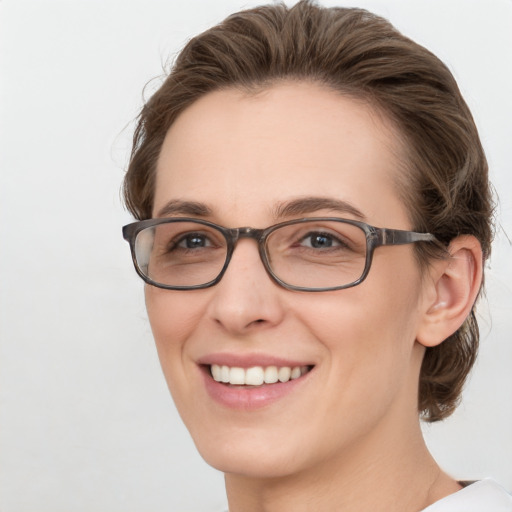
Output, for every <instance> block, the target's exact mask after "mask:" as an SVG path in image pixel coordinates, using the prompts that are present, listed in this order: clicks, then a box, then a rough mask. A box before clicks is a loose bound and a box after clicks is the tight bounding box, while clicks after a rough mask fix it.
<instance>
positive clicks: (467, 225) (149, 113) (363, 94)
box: [124, 0, 493, 421]
mask: <svg viewBox="0 0 512 512" xmlns="http://www.w3.org/2000/svg"><path fill="white" fill-rule="evenodd" d="M285 79H286V80H303V81H304V80H307V81H314V82H318V83H321V84H324V85H327V86H329V87H330V88H332V89H333V90H335V91H338V92H340V93H342V94H345V95H350V96H352V97H356V98H359V99H363V100H364V101H367V102H369V103H370V104H372V105H373V106H374V107H375V108H377V109H379V110H380V111H381V112H383V113H384V114H385V115H386V116H387V117H388V118H389V119H390V120H391V121H392V122H393V123H394V125H395V126H396V128H397V133H398V135H399V136H400V138H401V140H402V142H403V146H404V147H405V148H406V153H407V155H406V158H405V159H404V160H405V161H404V162H402V163H403V172H402V173H401V177H402V182H403V183H401V184H399V185H400V187H399V188H400V191H401V194H402V197H403V200H404V202H405V204H406V206H407V207H408V210H409V212H410V217H411V222H412V224H413V229H415V230H418V231H428V232H430V233H433V234H435V235H436V236H437V237H438V238H439V240H441V241H442V242H443V243H445V244H448V243H449V242H450V240H452V239H453V238H455V237H456V236H458V235H461V234H469V235H474V236H475V237H476V238H477V239H478V240H479V241H480V243H481V246H482V250H483V254H484V257H487V256H488V255H489V253H490V244H491V239H492V222H491V218H492V209H493V206H492V199H491V192H490V186H489V183H488V176H487V174H488V172H487V162H486V159H485V155H484V151H483V149H482V146H481V143H480V140H479V136H478V132H477V129H476V127H475V124H474V121H473V118H472V116H471V113H470V111H469V109H468V107H467V105H466V103H465V102H464V100H463V98H462V96H461V94H460V91H459V89H458V87H457V84H456V82H455V79H454V78H453V76H452V74H451V73H450V71H449V70H448V69H447V67H446V66H445V65H444V64H443V63H442V62H441V61H440V60H439V59H438V58H437V57H435V56H434V55H433V54H432V53H430V52H429V51H428V50H426V49H425V48H423V47H422V46H420V45H418V44H416V43H414V42H413V41H411V40H410V39H408V38H406V37H404V36H403V35H402V34H400V33H399V32H398V31H397V30H396V29H395V28H394V27H393V26H392V25H391V24H390V23H389V22H388V21H386V20H384V19H383V18H380V17H378V16H376V15H373V14H371V13H369V12H367V11H365V10H362V9H346V8H322V7H319V6H317V5H315V4H314V3H313V2H311V1H308V0H303V1H300V2H299V3H297V4H296V5H295V6H293V7H291V8H287V7H286V6H285V5H283V4H278V5H268V6H262V7H259V8H255V9H250V10H246V11H242V12H239V13H236V14H233V15H231V16H229V17H228V18H227V19H226V20H225V21H223V22H222V23H220V24H219V25H217V26H215V27H213V28H211V29H209V30H207V31H206V32H204V33H203V34H200V35H199V36H197V37H195V38H193V39H192V40H191V41H190V42H189V43H188V44H187V45H186V46H185V48H184V49H183V51H182V52H181V53H180V55H179V56H178V58H177V60H176V62H175V63H174V66H173V67H172V70H171V72H170V74H169V76H168V77H167V78H166V80H165V82H164V83H163V85H162V86H161V87H160V89H159V90H158V91H157V92H156V93H155V94H154V95H153V96H152V97H151V98H150V99H149V101H147V103H146V104H145V105H144V107H143V109H142V111H141V113H140V117H139V119H138V124H137V127H136V130H135V134H134V140H133V149H132V153H131V160H130V164H129V167H128V172H127V174H126V178H125V182H124V198H125V203H126V205H127V207H128V208H129V210H130V211H131V212H132V213H133V215H134V216H135V217H136V218H138V219H145V218H150V217H151V214H152V208H153V196H154V186H155V168H156V163H157V160H158V156H159V154H160V149H161V146H162V143H163V140H164V137H165V135H166V133H167V131H168V129H169V127H170V126H171V124H172V123H173V122H174V121H175V119H176V118H177V116H178V115H179V114H180V113H181V112H183V110H184V109H186V108H187V107H188V106H189V105H191V104H192V103H193V102H194V101H196V100H197V99H198V98H200V97H201V96H203V95H205V94H207V93H208V92H211V91H214V90H218V89H222V88H240V89H243V90H252V89H254V88H262V87H263V88H264V87H267V86H270V85H272V84H273V83H276V82H278V81H280V80H285ZM404 177H405V179H404ZM421 245H422V244H420V247H419V248H418V256H419V258H420V260H421V261H423V262H425V261H427V262H428V260H429V258H432V257H439V254H436V253H432V252H430V253H429V252H427V251H428V248H425V246H421ZM478 341H479V332H478V325H477V322H476V319H475V314H474V307H473V309H472V311H471V314H470V316H469V317H468V318H467V319H466V321H465V322H464V324H463V325H462V326H461V327H460V329H459V330H458V331H457V332H455V333H454V334H453V335H452V336H450V337H449V338H448V339H447V340H445V341H444V342H443V343H441V344H440V345H438V346H436V347H432V348H428V349H427V351H426V354H425V357H424V360H423V365H422V368H421V373H420V383H419V400H418V409H419V411H420V412H421V413H422V416H423V418H424V419H425V420H427V421H437V420H440V419H443V418H445V417H447V416H448V415H449V414H451V412H453V410H454V409H455V407H456V405H457V403H458V400H459V398H460V394H461V391H462V387H463V384H464V382H465V380H466V377H467V375H468V373H469V371H470V369H471V367H472V366H473V363H474V361H475V357H476V353H477V349H478Z"/></svg>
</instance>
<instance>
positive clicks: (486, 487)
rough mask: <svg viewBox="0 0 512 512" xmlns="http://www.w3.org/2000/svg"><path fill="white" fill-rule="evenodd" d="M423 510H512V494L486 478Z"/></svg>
mask: <svg viewBox="0 0 512 512" xmlns="http://www.w3.org/2000/svg"><path fill="white" fill-rule="evenodd" d="M422 512H512V495H510V494H508V493H507V492H506V491H505V489H503V487H501V486H500V485H498V484H497V483H496V482H495V481H494V480H491V479H490V478H486V479H485V480H480V481H478V482H475V483H474V484H471V485H468V486H467V487H464V489H461V490H460V491H458V492H455V493H453V494H450V495H449V496H446V498H443V499H442V500H439V501H436V502H435V503H433V504H432V505H430V506H429V507H427V508H425V509H423V511H422Z"/></svg>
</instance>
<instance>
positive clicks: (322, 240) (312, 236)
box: [299, 232, 346, 249]
mask: <svg viewBox="0 0 512 512" xmlns="http://www.w3.org/2000/svg"><path fill="white" fill-rule="evenodd" d="M299 243H300V245H302V246H303V247H311V248H312V249H330V248H333V247H346V244H343V243H342V242H341V241H340V240H339V239H338V238H336V237H335V236H333V235H332V234H330V233H322V232H312V233H308V234H307V235H306V236H305V237H303V238H302V239H301V240H300V241H299Z"/></svg>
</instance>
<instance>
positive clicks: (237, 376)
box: [207, 364, 313, 387]
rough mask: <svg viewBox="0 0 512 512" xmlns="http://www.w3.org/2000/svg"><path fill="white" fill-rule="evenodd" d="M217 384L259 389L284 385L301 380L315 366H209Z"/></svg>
mask: <svg viewBox="0 0 512 512" xmlns="http://www.w3.org/2000/svg"><path fill="white" fill-rule="evenodd" d="M207 368H208V370H209V373H210V375H211V377H212V378H213V380H214V381H215V382H219V383H221V384H226V385H227V386H237V387H238V386H244V387H259V386H263V385H265V384H267V385H270V384H279V383H281V384H284V383H286V382H289V381H291V380H296V379H300V378H301V377H302V376H304V375H306V374H307V373H309V372H310V371H311V370H312V369H313V365H305V366H252V367H250V368H241V367H238V366H227V365H219V364H212V365H207Z"/></svg>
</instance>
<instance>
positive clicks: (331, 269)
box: [123, 217, 437, 292]
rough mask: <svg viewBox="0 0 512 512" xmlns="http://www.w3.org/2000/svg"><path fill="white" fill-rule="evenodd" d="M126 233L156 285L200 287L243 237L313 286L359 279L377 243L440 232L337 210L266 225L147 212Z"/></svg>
mask: <svg viewBox="0 0 512 512" xmlns="http://www.w3.org/2000/svg"><path fill="white" fill-rule="evenodd" d="M123 237H124V238H125V240H127V241H128V242H129V243H130V249H131V253H132V259H133V263H134V265H135V270H136V271H137V273H138V274H139V275H140V277H142V279H143V280H144V281H145V282H146V283H149V284H151V285H153V286H157V287H158V288H165V289H169V290H194V289H199V288H208V287H210V286H213V285H215V284H217V283H218V282H219V281H220V280H221V279H222V276H223V275H224V273H225V272H226V269H227V267H228V265H229V262H230V260H231V257H232V255H233V251H234V250H235V247H236V244H237V242H238V240H240V239H241V238H253V239H254V240H256V242H257V243H258V248H259V254H260V257H261V261H262V262H263V265H264V266H265V269H266V271H267V272H268V274H269V275H270V277H271V278H272V279H273V280H274V281H275V282H276V283H278V284H279V285H281V286H283V287H284V288H287V289H289V290H298V291H308V292H321V291H328V290H341V289H343V288H350V287H351V286H356V285H357V284H359V283H361V282H362V281H363V280H364V279H365V278H366V276H367V275H368V272H369V270H370V266H371V263H372V257H373V251H374V250H375V248H376V247H379V246H381V245H403V244H410V243H414V242H433V241H436V240H437V239H436V237H435V236H434V235H431V234H430V233H416V232H414V231H403V230H399V229H386V228H376V227H374V226H370V225H369V224H366V223H364V222H359V221H355V220H349V219H339V218H333V217H319V218H307V219H295V220H290V221H288V222H281V223H279V224H275V225H273V226H270V227H268V228H266V229H254V228H249V227H242V228H232V229H230V228H225V227H222V226H219V225H217V224H213V223H212V222H208V221H205V220H199V219H191V218H165V219H164V218H162V219H149V220H143V221H139V222H134V223H132V224H128V225H127V226H124V227H123Z"/></svg>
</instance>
